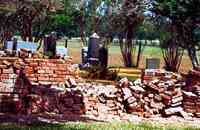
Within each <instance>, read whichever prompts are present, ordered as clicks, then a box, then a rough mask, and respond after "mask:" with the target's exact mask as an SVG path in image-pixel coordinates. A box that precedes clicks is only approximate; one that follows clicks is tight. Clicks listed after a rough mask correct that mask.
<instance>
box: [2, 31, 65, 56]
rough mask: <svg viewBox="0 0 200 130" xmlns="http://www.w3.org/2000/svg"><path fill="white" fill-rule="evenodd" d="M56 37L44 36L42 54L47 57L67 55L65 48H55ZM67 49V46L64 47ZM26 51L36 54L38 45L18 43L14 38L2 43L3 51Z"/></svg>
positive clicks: (53, 35) (24, 42)
mask: <svg viewBox="0 0 200 130" xmlns="http://www.w3.org/2000/svg"><path fill="white" fill-rule="evenodd" d="M56 40H57V37H56V35H55V34H54V33H52V34H51V35H46V36H45V38H44V45H43V52H44V54H45V55H48V56H50V57H51V56H55V55H61V56H66V55H67V53H68V50H67V48H64V47H57V44H56ZM65 46H66V47H67V45H65ZM22 48H23V49H28V50H30V51H31V52H36V51H37V49H38V45H37V44H36V43H33V42H26V41H19V40H18V39H17V38H16V37H15V38H13V40H12V41H6V42H5V43H4V49H8V50H12V51H13V52H17V51H18V50H20V49H22Z"/></svg>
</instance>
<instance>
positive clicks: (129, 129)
mask: <svg viewBox="0 0 200 130" xmlns="http://www.w3.org/2000/svg"><path fill="white" fill-rule="evenodd" d="M0 129H1V130H199V129H198V128H194V127H191V126H174V125H163V126H159V125H153V124H152V125H151V124H148V123H146V124H144V123H143V124H138V125H134V124H132V123H80V122H77V123H66V124H57V125H53V124H38V125H36V124H35V125H29V126H23V125H13V124H12V125H11V124H1V125H0Z"/></svg>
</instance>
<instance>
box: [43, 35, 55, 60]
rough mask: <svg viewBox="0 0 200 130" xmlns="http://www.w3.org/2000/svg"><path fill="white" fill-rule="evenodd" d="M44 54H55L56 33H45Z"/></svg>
mask: <svg viewBox="0 0 200 130" xmlns="http://www.w3.org/2000/svg"><path fill="white" fill-rule="evenodd" d="M44 54H45V55H48V56H50V57H53V56H55V55H56V35H55V34H54V33H52V34H51V35H46V36H45V38H44Z"/></svg>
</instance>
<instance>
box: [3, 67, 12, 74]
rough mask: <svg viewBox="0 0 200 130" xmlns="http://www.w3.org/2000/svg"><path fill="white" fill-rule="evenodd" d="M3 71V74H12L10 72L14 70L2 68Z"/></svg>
mask: <svg viewBox="0 0 200 130" xmlns="http://www.w3.org/2000/svg"><path fill="white" fill-rule="evenodd" d="M3 73H4V74H12V73H14V70H13V68H9V69H3Z"/></svg>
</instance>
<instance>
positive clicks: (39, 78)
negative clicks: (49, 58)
mask: <svg viewBox="0 0 200 130" xmlns="http://www.w3.org/2000/svg"><path fill="white" fill-rule="evenodd" d="M38 80H39V81H49V76H41V75H40V76H38Z"/></svg>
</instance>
